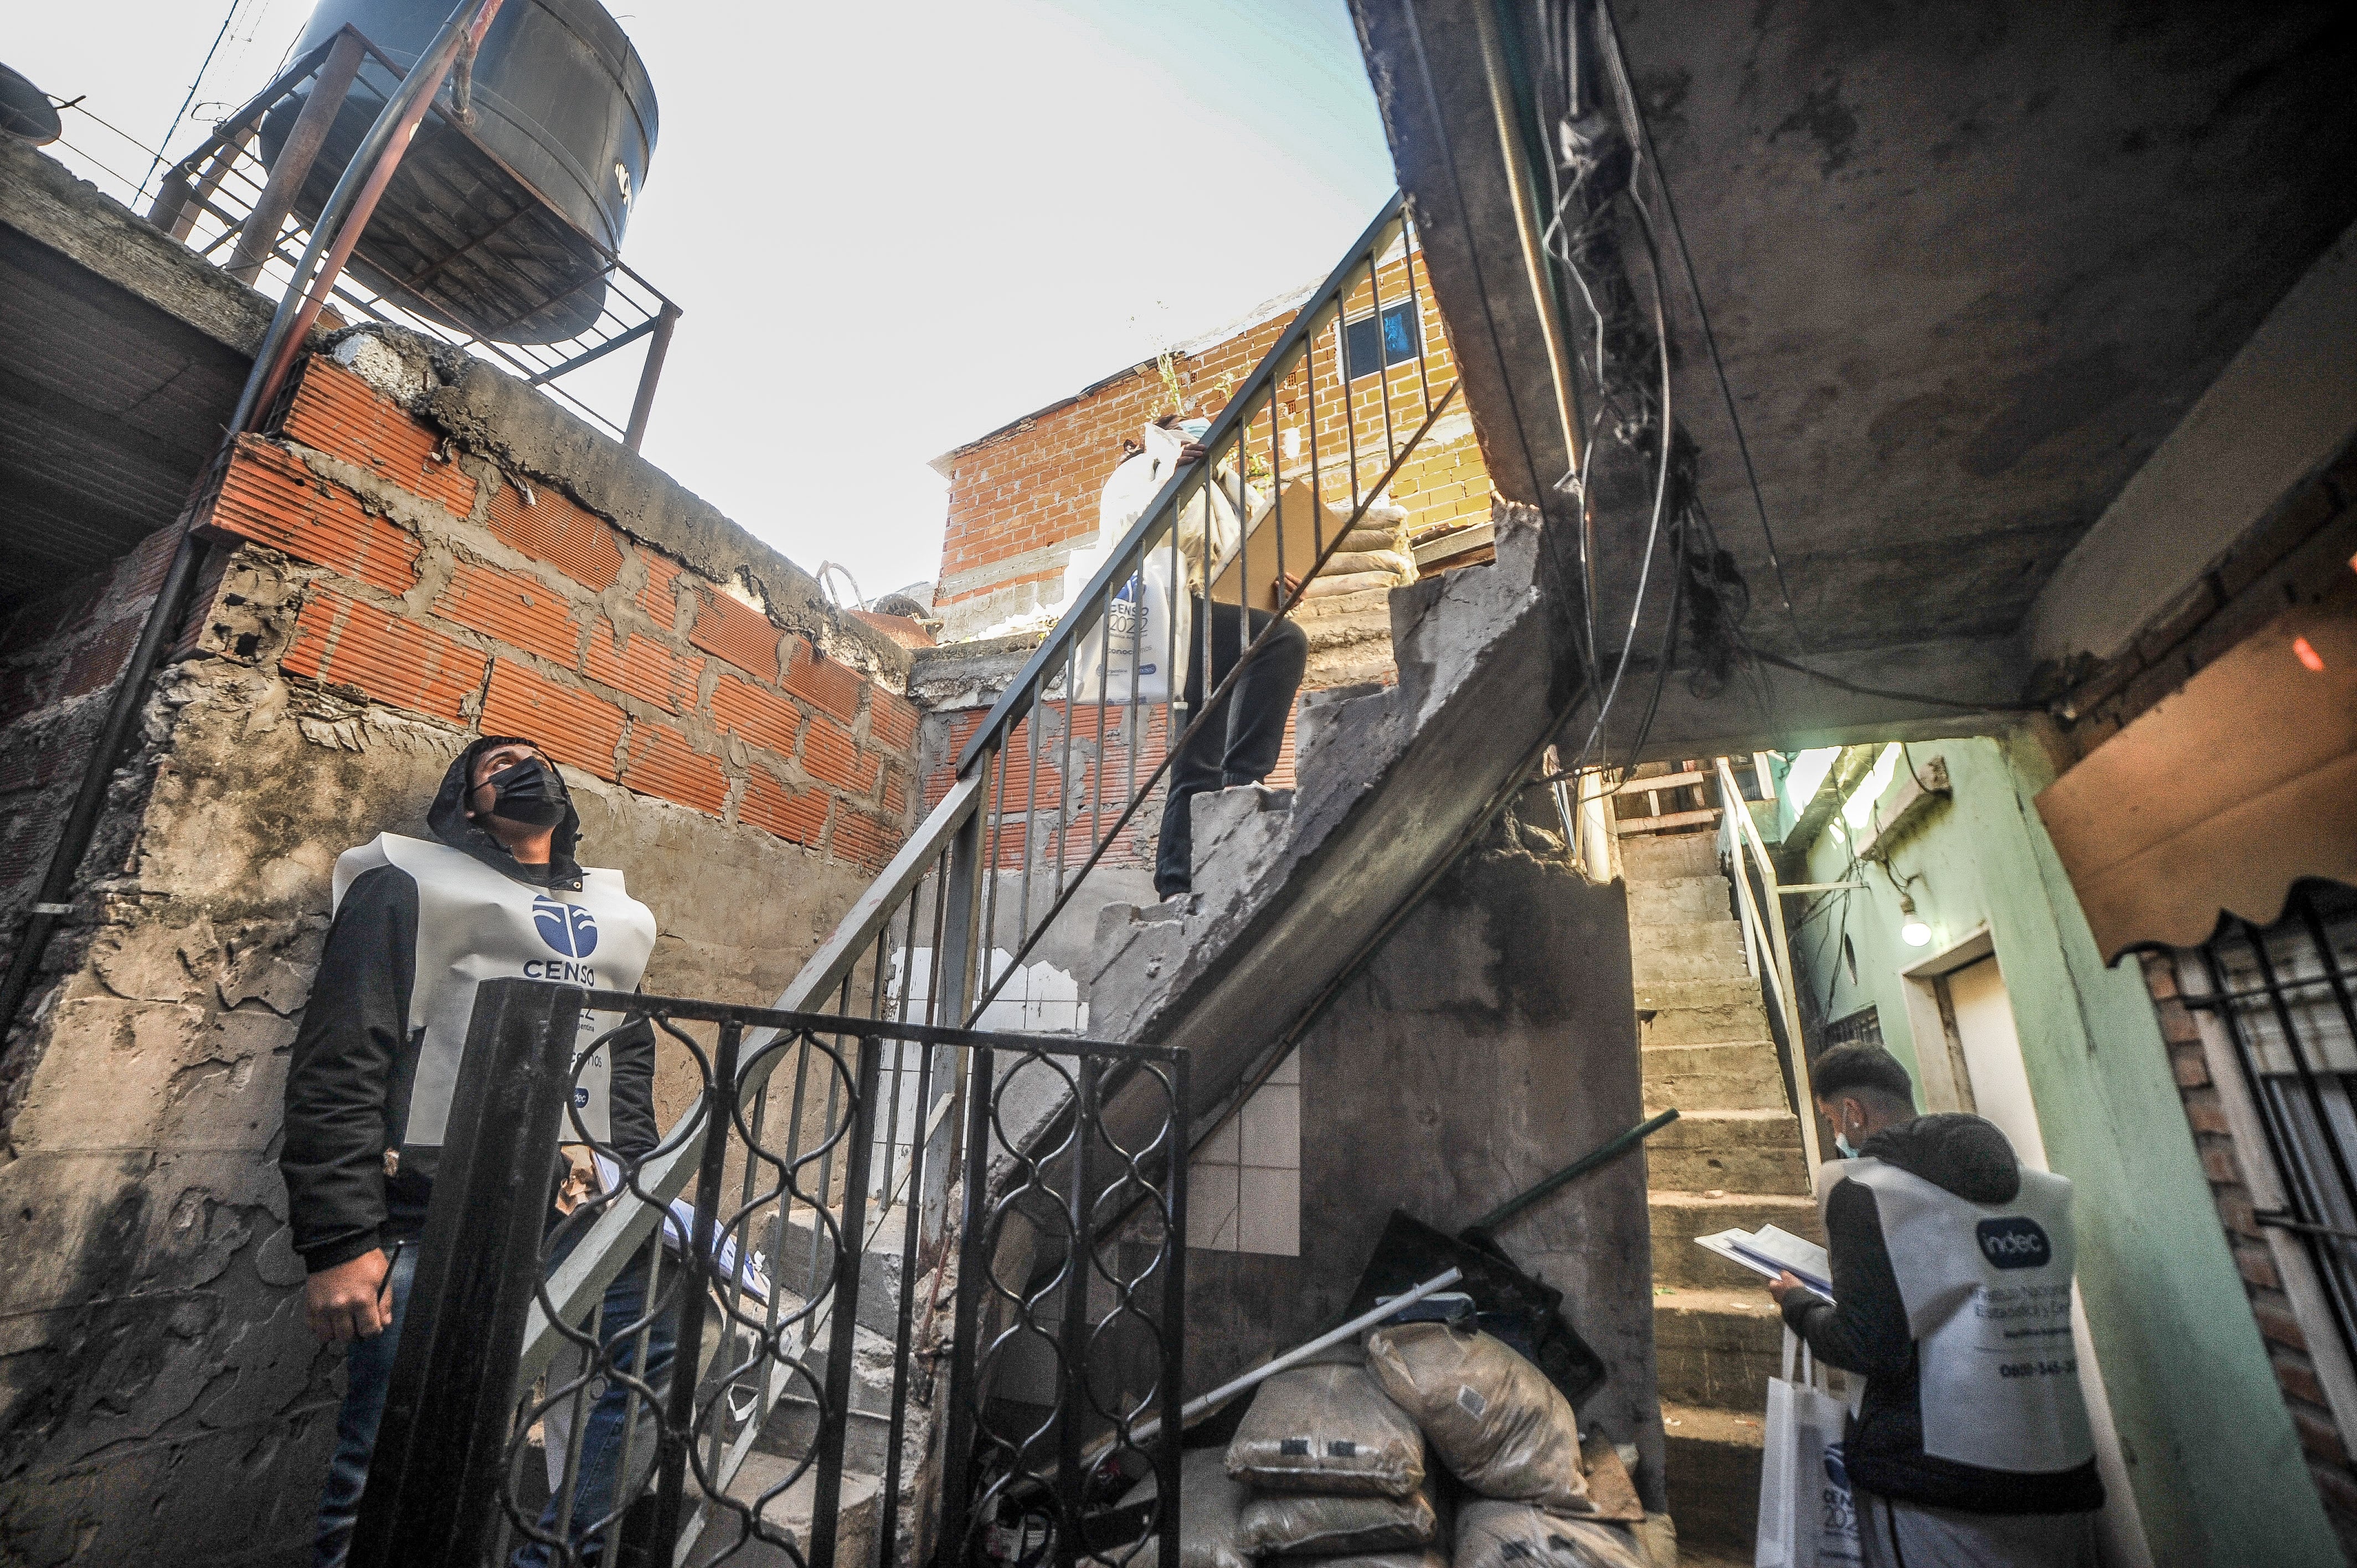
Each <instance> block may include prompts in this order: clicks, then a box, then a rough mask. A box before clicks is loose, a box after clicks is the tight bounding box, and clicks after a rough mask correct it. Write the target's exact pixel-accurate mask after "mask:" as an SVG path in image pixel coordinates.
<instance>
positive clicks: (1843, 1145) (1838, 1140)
mask: <svg viewBox="0 0 2357 1568" xmlns="http://www.w3.org/2000/svg"><path fill="white" fill-rule="evenodd" d="M1834 1147H1835V1148H1836V1149H1839V1150H1840V1151H1841V1157H1842V1158H1843V1159H1846V1160H1854V1159H1856V1158H1857V1149H1856V1148H1855V1147H1854V1146H1853V1145H1852V1144H1851V1143H1850V1141H1849V1134H1848V1133H1835V1134H1834Z"/></svg>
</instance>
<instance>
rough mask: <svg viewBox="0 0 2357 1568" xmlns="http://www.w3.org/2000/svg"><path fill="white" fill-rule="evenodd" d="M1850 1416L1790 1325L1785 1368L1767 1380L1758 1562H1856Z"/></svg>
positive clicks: (1771, 1565)
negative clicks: (1847, 1452)
mask: <svg viewBox="0 0 2357 1568" xmlns="http://www.w3.org/2000/svg"><path fill="white" fill-rule="evenodd" d="M1796 1351H1797V1352H1798V1359H1799V1362H1800V1367H1799V1376H1798V1377H1795V1376H1794V1375H1793V1372H1794V1369H1793V1361H1794V1357H1795V1352H1796ZM1848 1415H1849V1406H1848V1405H1846V1403H1844V1402H1842V1401H1840V1400H1838V1399H1835V1397H1834V1396H1833V1395H1832V1394H1830V1393H1828V1392H1826V1391H1824V1389H1823V1388H1821V1387H1819V1386H1818V1371H1817V1367H1816V1363H1815V1359H1814V1358H1813V1356H1811V1355H1810V1354H1809V1350H1808V1348H1807V1347H1806V1346H1805V1345H1803V1344H1802V1343H1801V1342H1800V1337H1799V1336H1798V1335H1796V1334H1794V1333H1793V1332H1792V1330H1791V1329H1790V1328H1787V1329H1785V1330H1784V1375H1783V1376H1782V1377H1781V1378H1770V1379H1769V1380H1768V1418H1767V1425H1766V1430H1765V1432H1764V1433H1763V1434H1762V1435H1763V1438H1764V1443H1763V1446H1762V1448H1761V1452H1760V1519H1759V1535H1758V1544H1757V1545H1756V1546H1754V1547H1753V1549H1752V1559H1751V1560H1752V1562H1753V1563H1754V1564H1755V1565H1756V1568H1857V1564H1858V1563H1859V1562H1860V1561H1861V1558H1860V1555H1859V1547H1858V1539H1857V1507H1856V1506H1855V1504H1854V1503H1853V1502H1852V1500H1851V1498H1850V1490H1849V1471H1848V1469H1847V1468H1846V1466H1844V1465H1843V1463H1842V1435H1843V1429H1844V1426H1845V1423H1846V1420H1847V1418H1848Z"/></svg>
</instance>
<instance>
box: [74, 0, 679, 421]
mask: <svg viewBox="0 0 2357 1568" xmlns="http://www.w3.org/2000/svg"><path fill="white" fill-rule="evenodd" d="M403 76H404V71H403V70H402V69H401V68H400V67H399V66H398V65H396V64H395V63H394V62H393V60H392V59H390V58H389V57H387V56H386V55H385V54H384V53H383V52H382V51H381V50H379V49H378V48H376V46H375V45H373V44H371V42H369V40H368V39H367V38H364V37H362V36H361V34H360V33H359V32H358V31H356V30H355V29H353V28H350V27H346V28H345V29H343V30H342V31H341V32H340V33H339V34H338V35H337V36H336V37H335V38H332V39H330V40H329V41H328V43H326V44H323V45H321V46H319V47H318V48H314V49H312V50H311V51H310V52H309V53H307V54H305V55H303V56H301V57H299V58H297V59H295V60H294V61H292V62H291V63H290V64H289V65H288V67H287V69H286V70H284V71H282V72H280V73H279V75H278V77H277V79H276V80H275V81H272V82H271V83H270V85H269V86H267V87H265V88H264V89H263V90H262V91H260V92H259V93H257V94H255V95H254V97H253V98H252V99H251V100H249V101H248V102H246V103H245V104H243V105H242V106H241V107H240V108H238V109H237V110H235V111H234V112H232V113H230V114H228V115H226V116H224V117H223V118H222V119H221V121H220V122H219V123H218V124H216V125H215V126H214V128H213V131H212V134H210V135H209V136H207V137H206V138H205V139H204V140H203V141H202V142H200V143H199V144H198V145H197V146H196V147H195V148H194V149H192V150H191V151H190V152H188V154H187V156H183V157H181V158H178V159H177V160H174V161H172V162H171V163H169V164H165V163H164V161H163V159H162V156H161V155H159V154H156V153H154V152H152V151H151V150H150V149H149V148H147V147H146V146H145V145H142V144H141V143H140V142H139V141H138V140H136V139H135V138H134V137H132V136H131V135H129V134H126V133H124V132H123V131H121V130H119V129H117V128H116V127H115V126H113V125H112V124H107V123H106V122H104V121H101V120H98V119H97V118H96V117H95V116H91V115H89V114H87V113H80V114H78V115H77V117H76V118H75V120H74V121H73V123H72V124H73V134H72V135H71V136H70V137H68V138H67V139H66V145H69V146H70V147H72V148H73V149H74V150H75V151H76V152H78V153H80V154H81V156H83V157H84V158H85V159H86V160H88V161H89V162H90V163H91V164H93V165H95V166H96V170H95V172H97V173H99V174H100V175H101V176H102V177H104V179H105V183H106V184H107V186H108V188H109V190H110V194H113V195H114V196H115V197H117V198H118V199H122V200H124V201H125V202H126V203H128V204H131V205H134V206H137V205H139V204H141V203H145V202H149V199H150V192H149V190H148V188H147V186H146V182H145V180H144V179H140V178H135V177H133V175H132V174H131V173H130V172H128V171H130V170H132V169H135V168H136V169H145V168H146V167H148V166H150V165H151V164H153V165H157V166H161V169H162V178H161V179H160V181H158V182H156V188H155V190H154V192H153V199H152V204H150V205H148V206H147V208H146V212H147V219H148V221H150V222H152V223H154V224H155V225H156V227H157V228H159V229H162V230H164V231H167V232H168V233H169V234H171V235H172V237H173V238H175V239H177V240H178V241H180V242H183V243H184V244H186V245H188V248H189V249H191V250H193V251H195V252H197V253H198V254H199V255H200V256H203V257H204V258H205V259H206V260H207V261H210V262H211V263H214V264H215V265H217V266H219V267H221V269H222V270H223V271H225V272H228V273H229V274H231V275H232V276H234V277H236V278H238V279H240V280H241V281H242V282H245V283H249V284H252V285H253V286H254V287H256V288H258V289H260V290H262V291H263V292H264V293H265V294H267V295H270V296H272V297H273V298H275V297H277V296H278V295H281V294H283V293H284V292H285V288H286V285H287V282H288V279H289V278H290V277H291V275H292V274H293V272H294V269H295V266H296V263H297V261H298V260H299V259H300V257H301V255H302V252H303V247H304V245H305V244H306V243H307V242H308V240H309V237H310V235H309V230H308V227H307V220H305V219H304V217H303V215H302V214H301V213H300V212H298V211H296V210H295V208H296V205H297V204H298V200H299V195H300V191H301V188H303V186H304V185H305V183H306V180H307V178H310V177H312V176H311V171H312V169H313V166H314V163H315V161H316V160H317V159H319V158H321V157H322V156H329V157H332V156H339V154H342V153H349V151H350V149H349V147H339V146H338V145H337V143H336V142H335V140H334V137H335V136H336V135H337V134H338V133H336V132H335V131H334V129H333V126H334V124H335V123H336V122H337V121H338V120H339V111H340V110H342V109H343V107H344V106H345V104H346V103H347V102H350V103H351V104H354V105H358V106H359V108H360V109H361V111H363V112H364V113H365V114H366V115H368V116H372V115H374V113H376V112H377V110H379V109H380V108H382V105H383V103H384V101H385V100H386V98H387V97H389V96H390V95H391V93H392V92H393V89H394V87H395V85H396V84H397V83H398V82H399V81H401V80H402V79H403ZM294 102H304V103H306V104H307V105H315V106H316V108H317V113H309V112H308V111H307V112H306V113H303V114H300V115H293V119H294V128H293V129H292V131H291V133H290V134H287V135H286V137H285V144H284V145H283V146H282V147H281V149H280V151H279V152H278V154H277V156H276V159H275V161H274V164H271V165H265V164H264V161H263V142H264V121H265V120H272V119H273V118H274V111H279V112H280V113H277V114H276V116H275V119H276V120H277V121H279V122H281V123H284V122H285V120H287V119H288V117H289V115H290V114H291V113H292V109H293V103H294ZM306 122H307V123H308V126H307V127H306ZM272 134H276V133H275V131H273V133H272ZM429 134H435V135H440V136H443V137H445V138H455V139H456V140H455V143H454V144H453V145H455V146H457V147H462V148H463V152H464V156H463V161H459V160H457V159H445V160H443V161H441V162H439V163H436V162H434V161H432V160H427V159H423V158H414V157H413V158H407V159H404V163H403V167H402V169H401V171H400V172H399V173H397V174H396V176H395V182H394V189H393V191H392V192H389V193H388V196H387V199H386V202H385V203H384V204H383V207H382V208H381V209H380V215H379V217H378V218H377V219H376V220H373V221H372V222H371V225H370V229H369V231H368V235H367V238H366V242H365V248H366V254H364V255H363V257H362V262H363V263H365V262H366V259H367V255H370V254H374V253H376V252H378V251H379V250H380V249H382V248H385V247H393V248H394V249H397V250H399V251H400V252H401V253H403V254H407V255H411V256H412V258H413V262H414V264H411V265H408V266H406V267H404V269H403V270H401V271H400V273H399V274H398V275H394V274H387V273H384V272H382V271H377V270H370V269H368V268H366V266H365V265H364V266H363V272H364V274H365V275H361V276H356V275H354V274H353V272H352V271H351V270H350V269H347V270H346V271H345V272H344V274H342V275H341V276H340V277H339V280H338V281H337V284H336V286H335V289H334V291H333V296H332V297H333V299H334V301H335V304H336V308H337V309H338V310H339V311H340V312H341V313H342V314H343V316H344V317H346V319H347V320H350V321H354V322H359V321H382V322H391V323H394V324H396V325H399V326H402V327H406V328H411V329H413V330H414V331H417V332H421V333H424V334H425V335H426V336H427V337H429V338H439V339H440V340H442V341H443V342H446V343H449V344H451V345H453V346H454V347H456V348H459V349H464V350H466V351H467V352H468V353H470V354H474V355H477V356H479V357H481V358H483V359H487V360H491V361H493V362H494V363H496V364H498V365H500V367H501V368H503V369H505V370H507V371H511V372H513V373H514V374H515V375H518V376H520V377H522V378H523V379H524V380H525V381H529V382H531V383H532V384H533V385H534V386H538V387H542V388H544V390H546V391H547V392H550V393H552V394H553V395H554V396H556V397H559V398H561V399H563V400H564V401H565V403H567V404H568V405H569V406H570V407H571V408H572V409H573V410H574V411H575V412H576V413H580V414H581V415H583V416H584V417H585V418H587V419H589V420H591V421H593V422H595V423H596V424H598V425H599V426H600V427H602V428H603V429H605V430H606V431H607V432H608V434H610V435H615V436H618V437H619V438H620V439H621V440H622V441H623V443H624V444H625V445H627V446H630V448H631V449H632V450H633V451H635V450H637V449H638V446H639V444H640V440H641V439H642V438H643V436H644V435H645V433H646V426H647V422H648V419H649V417H650V416H651V412H652V408H653V400H654V392H655V388H656V384H657V382H658V381H659V380H660V379H661V376H662V364H663V360H664V356H665V355H666V353H667V352H668V350H669V347H670V343H671V338H672V334H673V329H674V328H676V326H677V324H678V322H679V318H680V314H681V312H680V308H679V306H676V305H674V304H673V303H672V302H671V300H670V299H669V298H668V297H666V296H665V295H663V293H662V290H660V289H658V288H656V287H655V286H654V285H651V284H650V283H649V282H648V281H647V280H646V279H645V278H644V277H642V276H640V274H638V273H637V272H636V271H634V270H633V269H631V268H630V266H628V265H627V264H625V263H623V262H622V261H621V259H620V258H619V256H617V255H615V254H614V252H612V251H610V250H609V249H608V248H607V247H606V246H605V245H604V244H603V243H602V242H599V241H598V240H597V238H596V237H595V236H593V235H591V234H588V233H587V232H585V231H582V230H580V229H579V228H577V227H576V226H575V225H574V224H573V223H572V222H571V221H570V220H567V219H565V218H564V217H563V216H561V215H560V214H559V212H558V211H557V209H555V208H554V206H553V205H551V204H550V203H548V202H546V201H544V200H543V199H541V198H540V197H539V194H538V193H537V192H535V191H534V190H533V188H532V187H531V185H530V184H529V182H527V181H526V180H525V179H524V178H523V177H522V176H521V175H520V174H518V173H517V172H516V171H515V170H514V169H512V168H511V167H509V166H507V164H505V163H504V162H503V161H502V160H500V158H499V157H498V156H496V155H495V154H493V153H492V152H490V149H489V148H487V147H485V146H484V145H482V144H481V143H480V142H479V141H478V140H476V139H475V138H474V137H473V135H472V134H471V133H470V132H469V130H468V124H467V117H466V115H465V114H464V113H462V112H461V111H460V110H459V107H458V104H457V99H456V97H455V94H454V91H452V90H450V89H446V90H445V91H443V92H442V93H441V94H440V95H438V96H437V97H436V101H435V104H434V107H433V109H432V110H431V111H429V112H428V113H427V115H426V119H425V124H424V125H423V126H422V127H421V128H420V131H419V137H420V139H421V140H423V139H424V138H425V137H426V136H427V135H429ZM454 180H457V181H463V182H464V184H465V188H459V185H458V184H456V183H453V182H454ZM601 294H602V303H598V304H597V305H596V306H595V308H594V310H593V309H592V308H591V307H590V306H591V303H592V302H593V301H596V300H597V298H598V296H599V295H601ZM462 295H463V296H464V297H465V298H467V299H468V300H469V301H471V302H472V303H473V304H474V306H476V307H477V310H478V313H489V317H490V318H489V319H485V320H482V321H479V323H478V326H479V328H480V330H472V329H469V328H467V327H462V326H459V325H457V324H456V322H455V320H454V317H452V315H451V309H452V302H453V300H454V299H456V298H458V297H460V296H462ZM584 317H586V318H587V319H586V321H585V320H583V319H582V318H584ZM550 322H561V323H562V327H561V328H552V329H551V330H561V332H562V335H561V336H558V337H555V338H554V340H551V341H535V342H516V341H509V340H507V338H508V337H511V336H513V335H515V334H517V333H522V334H523V335H527V336H546V335H547V332H546V331H542V332H538V333H535V332H534V331H533V328H534V326H535V324H540V325H541V326H542V327H544V328H545V327H546V324H548V323H550ZM640 343H643V344H644V345H645V348H644V349H643V350H641V353H642V359H641V361H640V374H639V377H638V381H637V386H636V390H635V393H634V395H633V397H632V401H631V404H630V410H629V412H628V413H627V414H623V415H621V416H620V417H619V418H618V417H616V415H617V414H618V413H619V410H610V411H609V410H608V409H607V408H604V407H601V406H600V403H601V402H602V401H603V400H602V399H598V398H596V397H593V396H585V395H583V393H582V392H579V391H578V390H576V387H573V386H567V385H563V384H559V379H560V378H563V377H566V376H569V375H571V374H572V372H574V371H579V370H582V369H584V368H586V367H587V366H589V365H591V364H594V363H596V362H597V360H601V359H604V358H605V357H607V356H608V355H609V354H613V353H616V352H618V351H619V350H622V349H630V348H631V347H633V346H634V345H638V344H640Z"/></svg>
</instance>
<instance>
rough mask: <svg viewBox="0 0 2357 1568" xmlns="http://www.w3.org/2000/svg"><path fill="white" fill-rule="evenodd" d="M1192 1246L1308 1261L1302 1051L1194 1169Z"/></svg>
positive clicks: (1217, 1136) (1190, 1181) (1190, 1168)
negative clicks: (1305, 1247)
mask: <svg viewBox="0 0 2357 1568" xmlns="http://www.w3.org/2000/svg"><path fill="white" fill-rule="evenodd" d="M1187 1245H1189V1247H1200V1248H1202V1249H1204V1250H1205V1251H1213V1252H1272V1253H1275V1254H1276V1255H1277V1256H1279V1257H1285V1258H1297V1257H1299V1256H1300V1255H1301V1053H1300V1052H1299V1051H1294V1052H1292V1053H1290V1054H1289V1055H1287V1056H1286V1058H1285V1060H1284V1061H1282V1062H1280V1063H1278V1064H1277V1068H1276V1070H1275V1072H1273V1073H1271V1074H1270V1075H1269V1079H1268V1081H1267V1082H1266V1083H1265V1084H1263V1085H1261V1087H1260V1088H1259V1089H1258V1090H1254V1093H1253V1097H1252V1098H1251V1099H1250V1100H1247V1101H1244V1104H1243V1110H1242V1111H1240V1112H1237V1113H1236V1114H1235V1115H1233V1116H1232V1117H1230V1118H1229V1119H1228V1124H1227V1125H1226V1126H1224V1127H1222V1128H1221V1129H1220V1130H1219V1131H1218V1132H1216V1133H1212V1134H1211V1137H1210V1139H1209V1140H1207V1141H1206V1142H1205V1143H1204V1144H1203V1146H1202V1147H1201V1148H1200V1149H1198V1150H1196V1151H1195V1154H1194V1155H1193V1157H1192V1158H1191V1159H1189V1161H1188V1163H1187Z"/></svg>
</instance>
